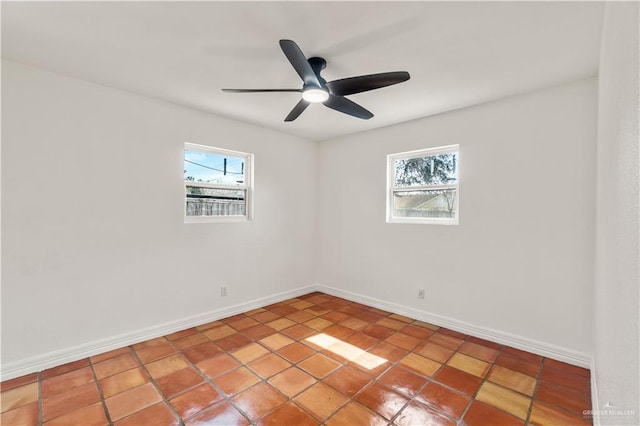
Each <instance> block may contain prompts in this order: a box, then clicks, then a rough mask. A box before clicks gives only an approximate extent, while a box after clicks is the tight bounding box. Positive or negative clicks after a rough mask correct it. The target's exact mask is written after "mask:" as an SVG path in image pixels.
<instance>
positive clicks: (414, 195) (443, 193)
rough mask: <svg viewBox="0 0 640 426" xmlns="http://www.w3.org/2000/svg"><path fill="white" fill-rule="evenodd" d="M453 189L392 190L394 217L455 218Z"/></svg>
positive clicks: (454, 191)
mask: <svg viewBox="0 0 640 426" xmlns="http://www.w3.org/2000/svg"><path fill="white" fill-rule="evenodd" d="M456 197H457V193H456V190H455V189H434V190H425V191H394V193H393V212H392V215H393V216H394V217H421V218H429V217H432V218H455V217H456V211H455V209H456Z"/></svg>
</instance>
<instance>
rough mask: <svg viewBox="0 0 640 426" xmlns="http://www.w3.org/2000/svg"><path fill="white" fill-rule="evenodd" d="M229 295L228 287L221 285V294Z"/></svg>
mask: <svg viewBox="0 0 640 426" xmlns="http://www.w3.org/2000/svg"><path fill="white" fill-rule="evenodd" d="M226 295H227V287H225V286H222V287H220V296H226Z"/></svg>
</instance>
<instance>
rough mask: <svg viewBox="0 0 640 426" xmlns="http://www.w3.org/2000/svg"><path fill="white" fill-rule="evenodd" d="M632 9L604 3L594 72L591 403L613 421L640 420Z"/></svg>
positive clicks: (638, 176)
mask: <svg viewBox="0 0 640 426" xmlns="http://www.w3.org/2000/svg"><path fill="white" fill-rule="evenodd" d="M638 8H639V5H638V3H637V2H627V3H624V2H621V3H617V2H612V3H608V4H607V6H606V13H605V19H604V27H603V33H602V48H601V58H600V75H599V120H598V149H597V153H598V168H597V221H596V230H597V231H596V250H597V251H596V279H595V315H594V325H595V339H594V340H595V376H596V388H597V394H596V395H595V396H596V400H597V403H598V405H599V407H594V408H597V409H599V410H601V411H602V412H601V413H600V422H601V423H602V424H615V425H621V424H633V425H637V424H640V367H639V365H640V361H639V352H640V341H639V334H640V330H639V326H638V323H639V315H640V305H639V298H640V293H639V289H638V287H639V286H640V243H639V239H640V227H639V225H638V222H639V221H638V215H639V212H640V204H639V202H638V198H639V194H638V191H639V184H640V173H639V163H640V159H639V157H638V156H639V151H638V144H639V134H638V126H639V123H638V114H639V112H640V111H639V105H638V97H639V96H640V92H639V91H638V76H639V69H638V49H639V45H638V31H639V24H638V13H639V10H638ZM628 411H632V412H633V414H631V413H629V412H628Z"/></svg>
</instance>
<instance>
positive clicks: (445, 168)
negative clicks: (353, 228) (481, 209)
mask: <svg viewBox="0 0 640 426" xmlns="http://www.w3.org/2000/svg"><path fill="white" fill-rule="evenodd" d="M387 159H388V165H387V167H388V169H387V171H388V184H387V186H388V191H387V222H395V223H436V224H449V225H456V224H457V223H458V145H450V146H444V147H441V148H433V149H423V150H420V151H411V152H403V153H399V154H391V155H389V156H388V157H387Z"/></svg>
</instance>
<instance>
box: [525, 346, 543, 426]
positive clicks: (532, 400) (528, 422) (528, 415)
mask: <svg viewBox="0 0 640 426" xmlns="http://www.w3.org/2000/svg"><path fill="white" fill-rule="evenodd" d="M546 359H547V358H546V357H542V360H541V361H540V366H539V367H538V374H536V385H535V386H534V388H533V393H532V394H531V403H530V404H529V409H528V410H527V418H526V420H525V426H528V425H529V424H530V422H531V414H532V413H533V403H534V401H535V397H536V394H537V393H538V385H539V384H540V376H542V369H543V368H544V361H545V360H546Z"/></svg>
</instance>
